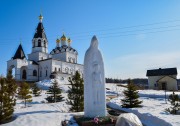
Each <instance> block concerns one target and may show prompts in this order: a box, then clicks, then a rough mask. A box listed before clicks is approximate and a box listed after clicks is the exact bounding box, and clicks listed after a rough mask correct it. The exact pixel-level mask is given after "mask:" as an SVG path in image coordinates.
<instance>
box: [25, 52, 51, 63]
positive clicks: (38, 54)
mask: <svg viewBox="0 0 180 126" xmlns="http://www.w3.org/2000/svg"><path fill="white" fill-rule="evenodd" d="M49 57H50V56H49V54H47V53H43V52H34V53H31V54H28V59H29V60H34V61H36V62H37V61H39V60H44V59H48V58H49Z"/></svg>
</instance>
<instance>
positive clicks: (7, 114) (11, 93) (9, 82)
mask: <svg viewBox="0 0 180 126" xmlns="http://www.w3.org/2000/svg"><path fill="white" fill-rule="evenodd" d="M11 74H12V72H11V71H9V72H8V74H7V78H3V77H0V123H2V122H4V121H5V120H7V119H10V118H11V117H12V115H13V112H14V106H15V103H16V100H15V93H16V88H17V85H16V83H15V80H14V79H13V78H12V75H11Z"/></svg>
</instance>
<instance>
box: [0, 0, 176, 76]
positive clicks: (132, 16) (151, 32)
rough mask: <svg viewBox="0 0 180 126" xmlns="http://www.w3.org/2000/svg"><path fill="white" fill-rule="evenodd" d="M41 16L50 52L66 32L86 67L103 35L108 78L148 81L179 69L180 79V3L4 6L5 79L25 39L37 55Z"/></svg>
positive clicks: (70, 1)
mask: <svg viewBox="0 0 180 126" xmlns="http://www.w3.org/2000/svg"><path fill="white" fill-rule="evenodd" d="M40 11H42V15H43V17H44V20H43V24H44V27H45V31H46V35H47V38H48V41H49V52H50V51H51V50H52V49H53V48H54V47H55V46H56V43H55V40H56V38H57V36H61V35H62V33H63V31H64V32H65V34H66V36H67V37H71V39H72V40H73V42H72V47H74V48H75V49H77V51H78V52H79V57H78V62H79V63H83V60H84V54H85V51H86V50H87V48H88V47H89V45H90V40H91V37H92V36H93V35H97V37H98V40H99V46H100V47H99V48H100V50H101V51H102V53H103V57H104V63H105V74H106V77H113V78H122V79H124V78H140V77H141V78H143V77H146V70H147V69H155V68H159V67H161V68H166V67H177V68H178V72H179V75H180V1H179V0H171V1H170V0H89V1H87V0H86V1H85V0H76V1H75V0H53V1H52V0H0V17H1V18H0V52H1V53H0V63H1V67H0V74H3V75H5V74H6V61H7V60H9V59H10V58H11V57H12V56H13V55H14V53H15V51H16V49H17V47H18V45H19V43H20V39H21V41H22V45H23V48H24V51H25V53H26V54H29V53H30V52H31V47H32V45H31V40H32V38H33V35H34V32H35V28H36V27H37V24H38V22H39V21H38V16H39V14H40ZM178 77H179V76H178Z"/></svg>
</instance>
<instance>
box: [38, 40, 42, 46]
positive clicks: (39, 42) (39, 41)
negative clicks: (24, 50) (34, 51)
mask: <svg viewBox="0 0 180 126" xmlns="http://www.w3.org/2000/svg"><path fill="white" fill-rule="evenodd" d="M38 47H41V40H40V39H39V40H38Z"/></svg>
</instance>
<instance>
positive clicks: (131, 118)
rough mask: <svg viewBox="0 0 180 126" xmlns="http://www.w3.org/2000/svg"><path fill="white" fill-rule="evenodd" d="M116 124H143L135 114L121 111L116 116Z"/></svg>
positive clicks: (120, 125) (126, 125)
mask: <svg viewBox="0 0 180 126" xmlns="http://www.w3.org/2000/svg"><path fill="white" fill-rule="evenodd" d="M116 126H143V125H142V123H141V121H140V120H139V118H138V117H137V116H136V115H135V114H133V113H123V114H120V115H119V116H118V119H117V122H116Z"/></svg>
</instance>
